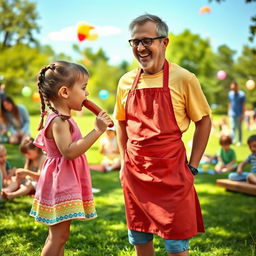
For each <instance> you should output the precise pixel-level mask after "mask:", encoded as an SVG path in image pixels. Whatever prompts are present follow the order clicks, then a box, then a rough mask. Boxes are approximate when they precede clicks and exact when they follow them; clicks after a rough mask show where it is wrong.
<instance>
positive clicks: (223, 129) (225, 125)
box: [219, 116, 231, 135]
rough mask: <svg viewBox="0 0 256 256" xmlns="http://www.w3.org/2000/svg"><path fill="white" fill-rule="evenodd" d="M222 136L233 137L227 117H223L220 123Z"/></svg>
mask: <svg viewBox="0 0 256 256" xmlns="http://www.w3.org/2000/svg"><path fill="white" fill-rule="evenodd" d="M219 132H220V133H219V134H220V135H231V130H230V127H229V123H228V120H227V117H226V116H223V117H222V118H221V120H220V123H219Z"/></svg>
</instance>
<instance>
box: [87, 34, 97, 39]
mask: <svg viewBox="0 0 256 256" xmlns="http://www.w3.org/2000/svg"><path fill="white" fill-rule="evenodd" d="M98 37H99V36H98V35H97V34H89V35H88V37H87V40H89V41H95V40H97V39H98Z"/></svg>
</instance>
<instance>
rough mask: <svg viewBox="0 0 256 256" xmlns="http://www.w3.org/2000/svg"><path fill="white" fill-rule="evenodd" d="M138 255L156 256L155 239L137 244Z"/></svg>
mask: <svg viewBox="0 0 256 256" xmlns="http://www.w3.org/2000/svg"><path fill="white" fill-rule="evenodd" d="M134 247H135V251H136V256H155V251H154V245H153V241H150V242H148V243H146V244H143V245H135V246H134Z"/></svg>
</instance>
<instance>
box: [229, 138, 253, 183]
mask: <svg viewBox="0 0 256 256" xmlns="http://www.w3.org/2000/svg"><path fill="white" fill-rule="evenodd" d="M247 144H248V146H249V149H250V151H251V154H250V155H249V156H248V157H247V159H245V160H244V161H243V162H242V163H240V164H239V165H238V168H237V172H236V173H230V174H229V176H228V178H229V179H230V180H235V181H247V182H249V183H252V184H256V135H251V136H250V137H249V138H248V140H247ZM247 164H250V165H251V172H243V168H244V167H245V165H247Z"/></svg>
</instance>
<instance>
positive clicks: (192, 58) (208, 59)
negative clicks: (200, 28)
mask: <svg viewBox="0 0 256 256" xmlns="http://www.w3.org/2000/svg"><path fill="white" fill-rule="evenodd" d="M169 38H170V46H169V47H168V48H167V51H166V57H167V59H168V60H169V61H172V62H174V63H177V64H178V65H180V66H182V67H184V68H186V69H188V70H189V71H190V72H192V73H194V74H195V75H196V76H197V77H198V79H199V81H200V83H201V85H202V89H203V91H204V93H205V95H206V97H207V99H208V101H209V102H210V104H212V103H215V100H216V99H215V89H216V88H215V85H216V79H215V74H216V70H217V66H216V56H215V54H214V53H213V51H212V49H211V46H210V43H209V41H208V40H206V39H202V38H201V37H200V36H199V35H198V34H192V33H191V32H190V31H189V30H185V31H184V32H182V33H180V34H179V35H172V34H170V35H169Z"/></svg>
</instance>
